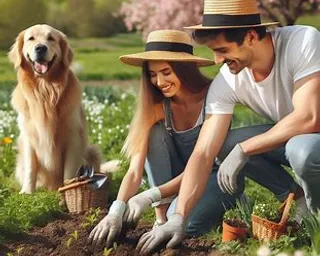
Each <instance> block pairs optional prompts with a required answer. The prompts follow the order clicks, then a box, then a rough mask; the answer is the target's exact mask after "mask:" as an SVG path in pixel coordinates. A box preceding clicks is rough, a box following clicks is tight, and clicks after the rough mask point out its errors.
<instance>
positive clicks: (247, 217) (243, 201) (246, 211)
mask: <svg viewBox="0 0 320 256" xmlns="http://www.w3.org/2000/svg"><path fill="white" fill-rule="evenodd" d="M253 205H254V202H253V201H252V200H251V199H250V198H249V197H247V196H242V197H240V199H237V200H236V207H237V209H238V211H239V214H240V218H241V220H243V221H244V222H245V223H246V225H247V227H248V229H249V232H250V231H251V226H252V222H251V215H252V211H253Z"/></svg>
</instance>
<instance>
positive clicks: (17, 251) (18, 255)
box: [6, 247, 23, 256]
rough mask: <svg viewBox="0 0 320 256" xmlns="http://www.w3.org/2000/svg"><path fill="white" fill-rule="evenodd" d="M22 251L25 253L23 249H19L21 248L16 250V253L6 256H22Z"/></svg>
mask: <svg viewBox="0 0 320 256" xmlns="http://www.w3.org/2000/svg"><path fill="white" fill-rule="evenodd" d="M22 251H23V247H19V248H17V249H16V251H15V253H12V252H8V253H7V254H6V255H7V256H15V255H16V256H20V255H21V253H22Z"/></svg>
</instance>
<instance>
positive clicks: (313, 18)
mask: <svg viewBox="0 0 320 256" xmlns="http://www.w3.org/2000/svg"><path fill="white" fill-rule="evenodd" d="M296 24H299V25H312V26H314V27H316V28H317V29H318V30H320V15H319V14H316V15H305V16H302V17H300V18H298V20H297V22H296Z"/></svg>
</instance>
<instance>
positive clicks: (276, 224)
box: [251, 193, 294, 240]
mask: <svg viewBox="0 0 320 256" xmlns="http://www.w3.org/2000/svg"><path fill="white" fill-rule="evenodd" d="M293 197H294V194H293V193H291V194H289V196H288V198H287V199H286V201H285V202H284V203H283V204H282V205H281V204H280V203H278V202H275V203H259V204H256V205H255V206H254V207H253V212H252V216H251V219H252V233H253V237H254V238H257V239H259V240H271V239H278V238H279V237H280V236H281V235H283V234H285V233H286V224H287V221H288V219H289V213H290V208H291V205H292V201H293Z"/></svg>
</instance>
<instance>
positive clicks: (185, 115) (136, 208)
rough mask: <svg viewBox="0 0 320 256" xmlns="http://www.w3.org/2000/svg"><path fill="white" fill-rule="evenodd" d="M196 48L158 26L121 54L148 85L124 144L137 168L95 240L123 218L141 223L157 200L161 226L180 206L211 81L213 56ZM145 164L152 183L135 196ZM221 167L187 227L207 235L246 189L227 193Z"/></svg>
mask: <svg viewBox="0 0 320 256" xmlns="http://www.w3.org/2000/svg"><path fill="white" fill-rule="evenodd" d="M192 51H193V47H192V44H191V38H190V37H189V36H188V34H186V33H185V32H181V31H175V30H158V31H154V32H151V33H150V34H149V36H148V39H147V44H146V51H145V52H142V53H137V54H131V55H126V56H121V57H120V60H121V61H122V62H124V63H126V64H129V65H134V66H140V67H142V83H141V88H140V95H139V98H138V105H137V111H136V114H135V116H134V118H133V121H132V123H131V127H130V130H129V134H128V137H127V139H126V142H125V145H124V147H123V151H124V153H125V154H126V155H127V156H128V157H129V158H130V159H131V161H130V167H129V170H128V172H127V173H126V175H125V177H124V179H123V181H122V184H121V187H120V190H119V193H118V197H117V200H116V201H114V202H113V204H112V206H111V207H110V210H109V213H108V215H107V216H106V217H105V218H104V219H103V220H102V221H101V222H100V223H99V224H98V225H97V226H96V227H95V228H94V229H93V231H92V232H91V234H90V236H89V241H91V242H93V244H94V245H95V244H98V243H100V242H102V240H103V239H105V238H107V246H109V245H110V244H111V243H112V241H113V240H114V238H115V237H116V236H117V235H118V234H119V233H120V231H121V228H122V223H123V222H125V223H126V225H127V226H129V227H135V225H136V224H137V222H138V220H139V217H140V216H141V214H142V213H143V211H144V210H145V209H146V208H148V207H149V206H150V205H151V204H152V205H153V206H154V207H155V212H156V221H155V225H161V224H163V223H165V222H166V220H167V216H169V215H170V214H171V213H173V212H174V208H175V201H176V199H175V197H176V195H177V194H178V192H179V187H180V182H181V179H182V175H183V170H184V168H185V166H186V164H187V161H188V159H189V157H190V155H191V153H192V151H193V149H194V146H195V143H196V140H197V138H198V134H199V131H200V128H201V125H202V123H203V121H204V119H205V98H206V94H207V90H208V87H209V85H210V82H211V80H210V79H208V78H206V77H205V76H203V75H202V74H201V72H200V71H199V68H198V67H200V66H208V65H212V64H213V62H212V61H211V60H208V59H204V58H200V57H196V56H194V55H193V54H192ZM143 167H145V169H146V172H147V175H148V179H149V183H150V187H151V188H150V189H149V190H147V191H144V192H142V193H140V194H138V195H135V194H136V192H137V190H138V188H139V186H140V184H141V180H142V175H143ZM213 168H215V167H213ZM199 171H201V170H199ZM216 173H217V172H216V171H214V172H212V174H211V176H210V179H209V181H208V184H207V188H206V192H205V194H204V195H203V197H202V198H201V200H200V201H199V202H198V204H197V205H196V206H195V208H194V209H193V212H192V214H191V215H190V217H189V219H188V224H187V226H186V231H187V233H188V234H190V235H200V234H203V233H205V232H207V231H209V230H210V229H211V228H212V227H213V226H214V225H215V224H217V223H219V222H220V221H221V218H222V215H223V213H224V211H225V209H226V208H229V207H230V205H231V204H233V203H234V201H235V197H236V196H238V195H239V193H240V192H239V193H238V194H237V195H235V196H231V195H229V194H224V193H223V192H222V191H221V190H220V189H219V186H218V184H217V178H216ZM240 187H241V188H242V190H243V186H240ZM242 190H241V189H240V190H239V191H242ZM134 195H135V196H134ZM173 199H174V200H173Z"/></svg>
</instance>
